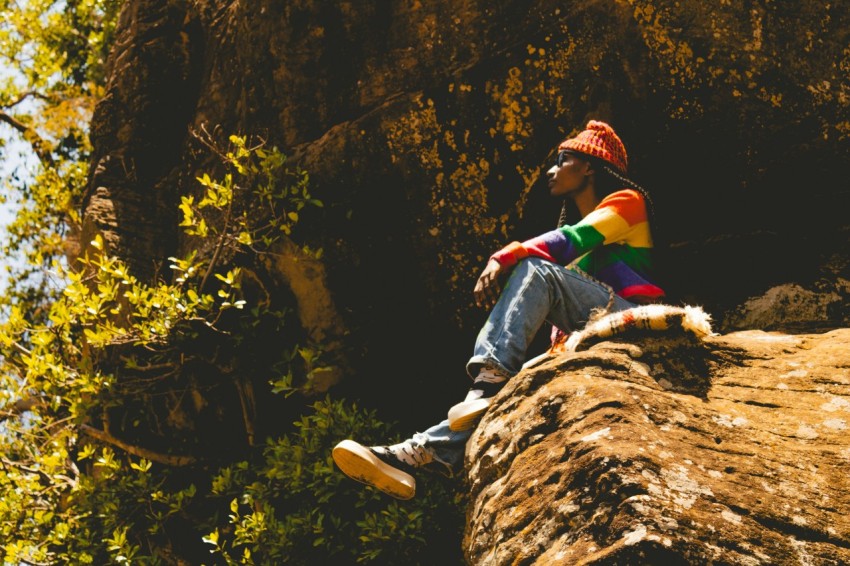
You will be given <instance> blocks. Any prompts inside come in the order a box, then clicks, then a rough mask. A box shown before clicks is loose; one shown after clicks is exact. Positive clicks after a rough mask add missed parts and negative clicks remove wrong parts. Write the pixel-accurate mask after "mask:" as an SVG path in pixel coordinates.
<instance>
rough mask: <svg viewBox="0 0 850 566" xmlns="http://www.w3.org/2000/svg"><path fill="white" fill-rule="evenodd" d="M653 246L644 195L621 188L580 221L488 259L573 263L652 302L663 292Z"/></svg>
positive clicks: (627, 295)
mask: <svg viewBox="0 0 850 566" xmlns="http://www.w3.org/2000/svg"><path fill="white" fill-rule="evenodd" d="M651 250H652V235H651V234H650V231H649V221H648V220H647V215H646V204H645V203H644V200H643V195H641V194H640V193H639V192H637V191H634V190H632V189H623V190H620V191H617V192H614V193H611V194H610V195H608V196H607V197H605V198H604V199H602V202H600V203H599V205H598V206H597V207H596V208H595V209H593V211H592V212H591V213H590V214H588V215H587V216H585V217H584V218H582V220H581V221H580V222H579V223H578V224H575V225H573V226H566V225H565V226H561V227H560V228H557V229H555V230H552V231H551V232H546V233H545V234H543V235H541V236H537V237H536V238H532V239H531V240H527V241H525V242H522V243H520V242H513V243H511V244H508V245H507V246H505V247H504V248H502V249H501V250H499V251H498V252H496V253H495V254H493V256H492V257H493V258H494V259H496V260H497V261H498V262H499V263H500V264H502V265H504V266H506V267H510V266H512V265H515V264H516V263H517V262H518V261H520V260H522V259H525V258H526V257H529V256H534V257H540V258H543V259H547V260H549V261H552V262H555V263H559V264H561V265H565V266H567V267H569V266H571V265H575V266H577V267H579V268H580V269H582V270H583V271H585V272H586V273H588V274H590V275H591V276H593V277H594V278H596V279H598V280H599V281H602V282H604V283H607V284H608V285H610V286H611V287H612V288H613V289H614V292H615V293H617V294H618V295H620V296H621V297H623V298H624V299H626V300H628V301H632V302H634V303H652V302H657V301H659V300H660V299H661V298H662V297H663V296H664V291H663V290H662V289H661V288H660V287H658V285H656V284H655V283H654V282H653V280H652V279H653V278H652V258H651V257H650V252H651Z"/></svg>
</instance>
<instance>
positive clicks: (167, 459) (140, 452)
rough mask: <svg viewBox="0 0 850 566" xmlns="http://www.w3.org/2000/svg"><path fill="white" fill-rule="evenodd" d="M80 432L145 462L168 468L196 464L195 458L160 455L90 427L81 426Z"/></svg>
mask: <svg viewBox="0 0 850 566" xmlns="http://www.w3.org/2000/svg"><path fill="white" fill-rule="evenodd" d="M80 431H81V432H83V433H85V434H87V435H89V436H90V437H92V438H94V439H95V440H100V441H101V442H105V443H107V444H111V445H112V446H115V447H116V448H120V449H121V450H123V451H124V452H126V453H128V454H132V455H133V456H138V457H139V458H144V459H145V460H150V461H151V462H156V463H158V464H165V465H166V466H188V465H190V464H194V463H195V457H194V456H173V455H171V454H160V453H159V452H154V451H153V450H148V449H147V448H141V447H139V446H133V445H132V444H128V443H126V442H124V441H123V440H119V439H117V438H115V437H114V436H112V435H111V434H109V433H108V432H104V431H102V430H99V429H96V428H94V427H91V426H89V425H85V424H83V425H80Z"/></svg>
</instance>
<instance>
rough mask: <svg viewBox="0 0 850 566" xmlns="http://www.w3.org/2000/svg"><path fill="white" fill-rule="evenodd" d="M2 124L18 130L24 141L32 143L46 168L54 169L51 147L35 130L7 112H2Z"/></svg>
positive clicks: (0, 118) (0, 116)
mask: <svg viewBox="0 0 850 566" xmlns="http://www.w3.org/2000/svg"><path fill="white" fill-rule="evenodd" d="M0 122H6V123H7V124H9V125H10V126H12V127H13V128H15V129H16V130H18V131H19V132H20V133H21V134H22V135H23V136H24V139H25V140H27V141H28V142H29V143H30V146H32V150H33V151H34V152H35V154H36V155H37V156H38V158H39V159H40V160H41V163H42V164H43V165H44V166H46V167H53V165H54V163H53V156H52V155H51V154H50V146H49V144H48V143H47V142H46V141H44V138H42V137H41V136H40V135H38V132H36V131H35V129H34V128H31V127H29V126H27V125H26V124H24V123H23V122H21V121H20V120H18V119H17V118H15V117H14V116H12V115H11V114H7V113H6V112H0Z"/></svg>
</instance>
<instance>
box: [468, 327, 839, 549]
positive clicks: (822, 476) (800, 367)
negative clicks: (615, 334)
mask: <svg viewBox="0 0 850 566" xmlns="http://www.w3.org/2000/svg"><path fill="white" fill-rule="evenodd" d="M848 341H850V331H848V330H836V331H833V332H829V333H826V334H816V335H788V334H781V333H766V332H762V331H749V332H737V333H733V334H728V335H723V336H716V337H711V338H708V339H707V340H706V341H705V342H704V343H695V342H691V341H688V340H684V339H669V338H659V337H658V336H654V337H648V338H646V337H645V338H642V339H637V340H634V341H633V343H614V342H605V343H601V344H597V345H596V346H593V347H591V348H590V349H588V350H586V351H581V352H578V353H575V354H566V355H561V356H558V357H552V358H549V359H546V360H544V361H543V362H541V363H540V364H539V365H538V366H536V367H534V368H531V369H529V370H527V371H525V372H523V373H521V374H520V375H518V376H517V377H516V378H515V379H514V380H512V381H511V382H510V383H509V385H508V386H507V387H506V388H505V390H503V391H502V392H500V394H499V396H498V399H497V402H496V404H495V406H493V407H492V408H491V409H490V411H489V412H488V413H487V415H486V416H485V418H484V420H483V421H482V423H481V425H480V426H479V428H478V429H477V431H476V433H475V435H474V436H473V438H472V440H471V441H470V444H469V446H468V450H467V463H468V467H469V470H470V482H471V504H470V506H469V509H468V512H467V517H468V525H467V530H466V535H465V539H464V549H465V552H466V555H467V558H468V560H469V562H470V563H471V564H477V565H491V564H754V565H755V564H824V565H825V564H836V565H837V564H846V563H847V562H848V561H850V520H848V516H850V514H848V511H850V495H848V487H850V484H848V480H847V473H846V470H847V466H848V463H850V428H848V427H850V373H848V367H850V353H848V348H847V344H848Z"/></svg>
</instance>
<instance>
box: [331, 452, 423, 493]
mask: <svg viewBox="0 0 850 566" xmlns="http://www.w3.org/2000/svg"><path fill="white" fill-rule="evenodd" d="M332 455H333V459H334V462H336V465H337V466H338V467H339V469H340V470H342V472H343V473H344V474H345V475H347V476H348V477H350V478H351V479H353V480H357V481H359V482H362V483H365V484H366V485H371V486H372V487H375V488H377V489H379V490H381V491H383V492H384V493H386V494H387V495H390V496H392V497H395V498H396V499H411V498H412V497H413V496H414V495H415V494H416V480H415V479H414V478H413V476H411V475H410V474H408V473H405V472H403V471H401V470H399V469H397V468H393V467H392V466H390V465H389V464H385V463H384V462H382V461H381V460H380V459H379V458H378V457H377V456H375V455H374V454H372V452H371V451H370V450H369V449H368V448H366V447H364V446H362V445H360V444H358V443H356V442H354V441H353V440H343V441H342V442H340V443H339V444H337V445H336V446H335V447H334V449H333V453H332Z"/></svg>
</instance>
